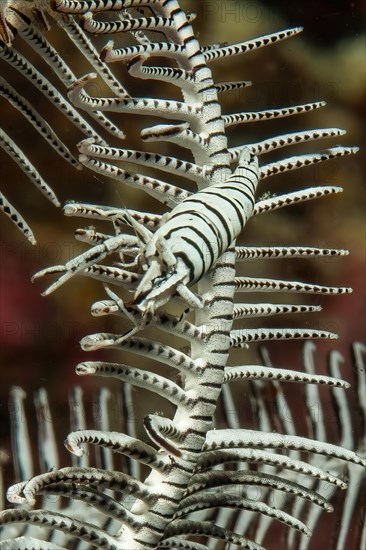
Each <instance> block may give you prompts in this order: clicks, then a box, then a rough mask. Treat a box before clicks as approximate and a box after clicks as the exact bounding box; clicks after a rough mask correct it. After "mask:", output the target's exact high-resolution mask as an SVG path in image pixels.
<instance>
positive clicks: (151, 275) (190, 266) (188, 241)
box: [34, 148, 259, 316]
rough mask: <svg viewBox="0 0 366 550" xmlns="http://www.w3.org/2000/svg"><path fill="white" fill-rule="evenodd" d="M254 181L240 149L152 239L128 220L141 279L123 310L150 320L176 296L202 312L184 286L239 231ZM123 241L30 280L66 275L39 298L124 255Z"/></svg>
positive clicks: (253, 161)
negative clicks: (227, 170) (226, 173)
mask: <svg viewBox="0 0 366 550" xmlns="http://www.w3.org/2000/svg"><path fill="white" fill-rule="evenodd" d="M258 180H259V168H258V159H257V158H256V157H255V156H254V155H252V154H251V153H250V151H249V149H246V148H245V149H244V150H243V152H242V154H241V157H240V162H239V165H238V167H237V168H236V170H235V172H234V173H233V174H232V175H231V176H230V177H229V178H228V179H227V181H225V182H224V183H218V184H215V185H213V186H211V187H209V188H207V189H204V190H201V191H198V192H197V193H196V194H194V195H192V196H190V197H188V198H187V199H185V200H184V201H182V202H181V203H180V204H179V205H178V206H176V207H175V208H173V210H172V211H171V212H168V213H167V214H165V215H164V216H163V217H162V219H161V222H160V224H159V227H158V229H157V230H156V231H155V233H152V232H151V231H149V230H148V229H147V228H146V227H144V226H143V225H142V224H140V223H139V222H138V221H136V220H134V219H133V218H132V217H130V218H129V220H130V222H131V225H132V226H133V228H134V229H135V230H136V233H137V234H138V235H139V236H140V238H141V239H142V241H143V242H144V244H145V246H144V247H143V248H142V250H141V252H140V254H139V256H138V262H137V263H140V264H141V265H142V266H143V269H144V271H145V274H144V275H143V277H142V279H141V281H140V283H139V285H138V287H137V290H136V292H135V294H134V298H133V300H132V301H131V302H130V303H129V304H127V305H129V306H134V305H136V306H137V307H138V309H139V310H140V311H141V312H142V313H143V315H144V316H145V315H147V314H152V315H154V313H155V312H156V310H157V309H158V308H159V307H161V306H163V305H165V304H166V303H167V302H168V301H169V300H170V299H171V298H172V297H173V295H174V294H175V293H177V294H178V295H179V296H180V297H181V298H183V300H184V301H185V302H186V303H187V304H188V306H190V307H192V308H197V307H198V308H200V307H202V300H201V299H200V298H199V297H198V296H196V294H194V293H193V292H192V291H191V290H190V289H189V288H188V286H190V285H192V284H194V283H197V282H198V281H199V280H200V279H201V278H202V277H203V276H204V275H205V274H206V273H207V272H208V271H209V270H210V268H211V267H212V266H213V265H214V263H215V262H216V261H217V260H218V258H219V257H220V256H221V255H222V254H223V253H224V252H225V251H226V250H227V248H228V247H229V246H230V244H231V243H232V242H233V241H234V239H236V237H237V236H238V235H239V233H240V232H241V231H242V229H243V228H244V226H245V223H246V221H247V220H248V218H249V217H250V215H251V213H252V211H253V207H254V203H255V199H254V195H255V190H256V187H257V184H258ZM127 218H128V216H127ZM126 239H128V237H127V236H126V235H117V236H116V237H111V238H109V239H107V240H106V241H105V242H104V243H102V244H99V245H97V246H96V247H93V248H92V249H91V250H89V251H88V252H86V253H84V254H81V255H80V256H78V257H77V258H75V259H74V260H72V261H71V262H68V263H67V264H66V265H65V266H56V267H51V268H47V269H44V270H42V271H40V272H39V273H37V274H36V275H35V276H34V278H37V277H40V276H43V275H45V274H48V273H55V272H57V271H60V270H65V271H66V273H65V274H64V275H62V276H61V277H60V278H59V279H58V280H57V281H56V282H55V283H54V284H53V285H52V286H51V287H49V288H48V290H47V291H46V292H45V293H44V294H49V293H50V292H52V291H53V290H55V289H56V288H58V287H59V286H60V285H61V284H62V283H64V282H65V281H66V280H67V279H69V278H70V277H72V276H73V275H74V274H75V273H77V272H80V271H82V270H84V269H85V268H87V267H88V266H89V265H91V263H93V264H94V263H95V262H96V261H99V260H101V259H103V258H104V257H105V256H107V255H108V254H111V253H112V252H114V251H117V250H121V249H124V250H125V251H126V245H127V240H126ZM132 241H133V242H134V239H133V238H132Z"/></svg>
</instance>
